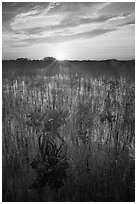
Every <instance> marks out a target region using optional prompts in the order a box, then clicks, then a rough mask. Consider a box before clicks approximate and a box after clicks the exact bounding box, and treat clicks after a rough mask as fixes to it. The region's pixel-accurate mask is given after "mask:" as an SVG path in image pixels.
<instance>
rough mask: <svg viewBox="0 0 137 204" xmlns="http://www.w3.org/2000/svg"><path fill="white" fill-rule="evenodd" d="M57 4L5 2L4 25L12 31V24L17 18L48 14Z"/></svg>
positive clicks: (3, 11) (3, 6) (3, 9)
mask: <svg viewBox="0 0 137 204" xmlns="http://www.w3.org/2000/svg"><path fill="white" fill-rule="evenodd" d="M55 5H56V3H49V2H41V3H35V2H27V3H26V2H17V3H16V2H15V3H11V2H3V3H2V24H3V27H6V28H7V29H9V28H10V29H11V30H12V28H11V26H10V24H11V23H12V22H14V20H15V18H16V17H20V18H25V17H31V16H36V15H41V13H44V14H46V13H48V12H49V11H50V10H51V9H53V8H54V6H55Z"/></svg>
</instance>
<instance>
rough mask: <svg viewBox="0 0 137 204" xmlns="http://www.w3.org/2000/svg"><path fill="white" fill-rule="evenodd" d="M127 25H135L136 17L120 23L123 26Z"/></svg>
mask: <svg viewBox="0 0 137 204" xmlns="http://www.w3.org/2000/svg"><path fill="white" fill-rule="evenodd" d="M127 25H135V19H133V20H131V21H129V22H124V23H122V24H120V25H118V26H119V27H123V26H127Z"/></svg>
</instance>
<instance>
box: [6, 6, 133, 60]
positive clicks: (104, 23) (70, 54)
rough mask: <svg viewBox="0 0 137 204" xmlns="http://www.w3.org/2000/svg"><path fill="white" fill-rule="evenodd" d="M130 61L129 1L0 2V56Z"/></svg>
mask: <svg viewBox="0 0 137 204" xmlns="http://www.w3.org/2000/svg"><path fill="white" fill-rule="evenodd" d="M49 56H51V57H55V58H57V59H68V60H74V59H77V60H101V59H118V60H119V59H124V60H125V59H134V58H135V3H134V2H115V3H114V2H106V3H105V2H101V3H99V2H98V3H96V2H84V3H83V2H58V3H57V2H55V3H52V2H49V3H48V2H41V3H40V2H3V3H2V58H3V59H17V58H19V57H27V58H30V59H43V58H44V57H49Z"/></svg>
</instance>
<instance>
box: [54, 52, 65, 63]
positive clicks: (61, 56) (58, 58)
mask: <svg viewBox="0 0 137 204" xmlns="http://www.w3.org/2000/svg"><path fill="white" fill-rule="evenodd" d="M56 59H57V60H58V61H63V60H65V55H64V54H63V53H61V52H60V53H58V54H57V55H56Z"/></svg>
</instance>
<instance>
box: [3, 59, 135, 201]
mask: <svg viewBox="0 0 137 204" xmlns="http://www.w3.org/2000/svg"><path fill="white" fill-rule="evenodd" d="M134 63H135V62H134V61H117V60H108V61H99V62H96V61H82V62H79V61H73V62H71V61H64V62H57V61H56V60H55V59H53V58H48V59H44V60H42V61H40V60H37V61H34V60H33V61H31V60H28V59H18V60H16V61H3V88H2V91H3V97H2V99H3V107H2V110H3V115H2V117H3V123H2V129H3V131H2V132H3V134H2V142H3V146H2V150H3V152H2V162H3V165H2V168H3V172H2V177H3V179H2V194H3V195H2V199H3V201H14V202H16V201H18V202H19V201H24V202H25V201H49V202H52V201H77V202H80V201H96V202H97V201H98V202H99V201H102V202H105V201H110V202H111V201H113V202H118V201H123V202H126V201H127V202H129V201H134V200H135V104H134V102H135V83H134Z"/></svg>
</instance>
